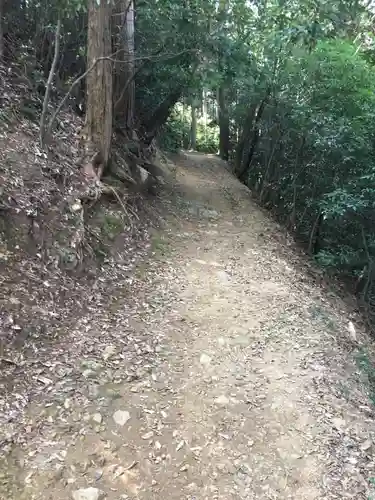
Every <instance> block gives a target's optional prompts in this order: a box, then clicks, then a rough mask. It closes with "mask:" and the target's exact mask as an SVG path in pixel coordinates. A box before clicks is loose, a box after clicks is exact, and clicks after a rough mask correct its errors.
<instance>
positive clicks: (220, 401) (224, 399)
mask: <svg viewBox="0 0 375 500" xmlns="http://www.w3.org/2000/svg"><path fill="white" fill-rule="evenodd" d="M215 403H216V404H218V405H227V404H229V399H228V398H227V397H226V396H224V394H223V395H222V396H219V397H218V398H216V399H215Z"/></svg>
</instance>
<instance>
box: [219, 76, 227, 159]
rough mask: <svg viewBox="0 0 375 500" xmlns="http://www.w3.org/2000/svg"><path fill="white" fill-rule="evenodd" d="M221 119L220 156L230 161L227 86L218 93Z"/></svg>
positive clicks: (221, 87) (221, 86) (222, 86)
mask: <svg viewBox="0 0 375 500" xmlns="http://www.w3.org/2000/svg"><path fill="white" fill-rule="evenodd" d="M217 101H218V119H219V154H220V158H222V159H223V160H226V161H227V160H228V159H229V114H228V109H227V105H226V96H225V86H224V84H222V85H220V87H219V89H218V91H217Z"/></svg>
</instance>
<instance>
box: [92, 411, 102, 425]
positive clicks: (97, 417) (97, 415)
mask: <svg viewBox="0 0 375 500" xmlns="http://www.w3.org/2000/svg"><path fill="white" fill-rule="evenodd" d="M92 419H93V421H94V422H96V423H97V424H101V423H102V421H103V417H102V416H101V414H100V413H94V415H93V416H92Z"/></svg>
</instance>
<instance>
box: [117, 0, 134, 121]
mask: <svg viewBox="0 0 375 500" xmlns="http://www.w3.org/2000/svg"><path fill="white" fill-rule="evenodd" d="M115 9H116V12H115V16H114V18H113V21H114V24H113V34H114V38H115V46H116V51H118V52H117V54H116V59H118V60H120V61H121V60H123V61H124V62H123V63H122V62H120V61H119V62H118V63H116V64H115V68H114V71H115V76H114V102H115V103H116V107H115V115H116V116H115V118H117V119H119V120H120V122H122V123H123V124H124V125H125V127H126V128H128V129H129V130H131V129H132V127H133V123H134V107H135V81H134V71H135V65H134V52H135V50H134V0H119V1H118V2H117V4H116V7H115ZM125 87H126V88H125Z"/></svg>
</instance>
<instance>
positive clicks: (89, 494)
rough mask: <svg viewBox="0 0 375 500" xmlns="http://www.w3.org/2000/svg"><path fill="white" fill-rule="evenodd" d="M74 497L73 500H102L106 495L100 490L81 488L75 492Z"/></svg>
mask: <svg viewBox="0 0 375 500" xmlns="http://www.w3.org/2000/svg"><path fill="white" fill-rule="evenodd" d="M72 497H73V500H102V499H103V498H104V497H105V493H104V491H101V490H99V489H98V488H81V489H80V490H76V491H73V493H72Z"/></svg>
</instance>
